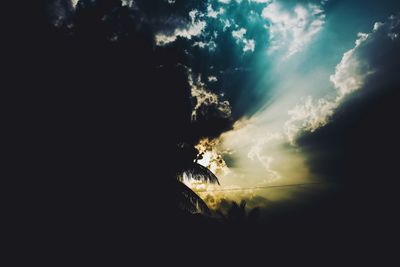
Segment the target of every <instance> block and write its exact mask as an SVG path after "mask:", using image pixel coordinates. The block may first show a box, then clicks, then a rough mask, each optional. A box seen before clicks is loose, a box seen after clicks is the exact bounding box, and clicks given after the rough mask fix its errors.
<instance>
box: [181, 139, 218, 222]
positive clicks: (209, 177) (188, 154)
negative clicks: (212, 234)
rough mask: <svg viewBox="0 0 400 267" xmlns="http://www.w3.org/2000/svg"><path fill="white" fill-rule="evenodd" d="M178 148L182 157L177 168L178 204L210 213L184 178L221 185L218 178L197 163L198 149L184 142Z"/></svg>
mask: <svg viewBox="0 0 400 267" xmlns="http://www.w3.org/2000/svg"><path fill="white" fill-rule="evenodd" d="M178 148H179V151H180V155H181V157H182V158H181V160H180V164H179V166H178V168H177V173H176V182H175V192H176V195H177V205H178V207H179V208H180V209H182V210H184V211H186V212H190V213H203V214H207V215H210V214H211V212H210V210H209V208H208V206H207V204H206V203H205V202H204V201H203V200H202V199H201V198H200V197H199V196H198V195H197V194H196V193H195V192H194V191H193V190H191V189H190V188H189V187H188V186H186V185H185V184H184V178H185V177H186V178H187V179H189V180H194V181H201V182H206V183H213V184H218V185H219V181H218V178H217V177H216V176H215V175H214V174H213V173H212V172H211V171H210V170H209V169H207V168H206V167H204V166H202V165H200V164H199V163H197V150H196V149H195V148H194V146H192V145H189V144H186V143H183V144H180V145H179V146H178Z"/></svg>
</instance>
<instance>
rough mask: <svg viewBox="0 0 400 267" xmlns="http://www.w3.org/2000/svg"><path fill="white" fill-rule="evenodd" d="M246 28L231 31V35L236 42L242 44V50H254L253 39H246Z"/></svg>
mask: <svg viewBox="0 0 400 267" xmlns="http://www.w3.org/2000/svg"><path fill="white" fill-rule="evenodd" d="M246 33H247V30H246V29H245V28H240V29H239V30H236V31H232V37H233V38H234V39H235V40H236V43H237V44H241V45H243V52H245V53H246V52H254V49H255V41H254V40H253V39H246V38H245V37H244V36H245V35H246Z"/></svg>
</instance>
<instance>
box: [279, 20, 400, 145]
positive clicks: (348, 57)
mask: <svg viewBox="0 0 400 267" xmlns="http://www.w3.org/2000/svg"><path fill="white" fill-rule="evenodd" d="M399 24H400V23H399V18H398V17H395V16H392V17H390V19H389V20H388V21H387V22H385V23H382V22H377V23H375V24H374V27H373V29H372V32H371V33H368V34H366V33H359V34H358V39H357V40H356V42H355V46H354V47H353V48H352V49H350V50H349V51H347V52H346V53H344V55H343V57H342V59H341V61H340V63H339V64H338V65H337V66H336V70H335V73H334V74H333V75H331V76H330V81H331V82H332V84H333V86H334V88H335V92H334V93H332V94H330V95H327V96H325V97H323V98H319V99H314V98H313V97H312V96H308V97H306V98H304V99H303V100H302V102H301V103H300V104H298V105H296V106H295V107H294V108H293V109H291V110H289V111H288V114H289V115H290V119H289V120H288V121H287V122H286V123H285V132H286V135H287V137H288V139H289V140H290V142H291V143H293V142H295V139H296V138H297V137H298V135H299V134H301V133H304V132H314V131H315V130H316V129H318V128H320V127H322V126H324V125H326V124H327V123H328V122H329V121H330V118H331V117H332V116H333V114H334V113H335V110H336V109H337V108H338V107H339V106H340V105H341V104H342V103H343V101H345V100H346V98H347V97H348V96H349V95H351V94H352V93H354V92H355V91H357V90H360V89H362V88H363V87H365V84H366V83H367V81H368V79H369V78H372V77H373V76H374V74H375V73H376V72H377V71H378V70H379V68H378V66H374V64H375V65H376V61H377V60H376V59H374V56H373V55H374V54H376V51H379V53H380V56H379V57H382V53H384V52H385V51H384V50H383V48H382V47H379V46H377V45H376V44H377V43H379V45H382V44H380V43H381V42H382V41H384V42H388V43H393V42H399V38H398V35H397V37H396V34H398V31H399V29H398V25H399ZM385 46H387V45H385ZM374 50H375V51H374Z"/></svg>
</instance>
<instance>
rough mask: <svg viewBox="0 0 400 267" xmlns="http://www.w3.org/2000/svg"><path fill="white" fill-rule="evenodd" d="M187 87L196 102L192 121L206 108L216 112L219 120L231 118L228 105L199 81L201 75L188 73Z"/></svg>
mask: <svg viewBox="0 0 400 267" xmlns="http://www.w3.org/2000/svg"><path fill="white" fill-rule="evenodd" d="M189 85H190V87H191V95H192V97H193V98H194V99H195V100H196V101H195V102H196V104H195V106H194V108H193V110H192V121H196V120H197V118H198V117H199V112H201V111H202V110H204V109H206V110H207V109H208V108H214V109H215V110H217V111H218V112H219V116H220V117H221V118H230V117H231V115H232V109H231V106H230V103H229V102H228V101H226V100H224V101H221V100H220V97H219V96H218V95H217V94H215V93H213V92H211V91H209V90H207V88H206V85H205V83H204V82H203V81H202V79H201V75H197V76H196V75H194V74H193V73H191V72H190V71H189ZM201 115H204V114H201Z"/></svg>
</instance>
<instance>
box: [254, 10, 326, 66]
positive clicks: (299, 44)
mask: <svg viewBox="0 0 400 267" xmlns="http://www.w3.org/2000/svg"><path fill="white" fill-rule="evenodd" d="M261 15H262V17H263V18H264V19H265V20H267V22H268V23H269V25H268V26H267V30H268V32H269V41H270V45H269V49H268V52H269V53H273V52H275V51H278V50H283V51H284V53H285V57H286V58H288V57H290V56H292V55H294V54H296V53H298V52H300V51H301V50H302V49H304V48H305V47H306V46H307V45H308V44H309V43H310V42H311V41H312V40H313V38H314V37H315V36H316V35H317V33H318V32H320V31H321V30H322V27H323V25H324V23H325V14H324V11H323V10H322V8H321V7H320V6H319V5H316V4H308V5H297V6H295V7H294V8H293V9H291V10H287V9H286V8H284V6H283V5H281V4H280V3H278V2H273V3H271V4H269V5H267V6H266V7H265V8H264V9H263V11H262V14H261Z"/></svg>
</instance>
